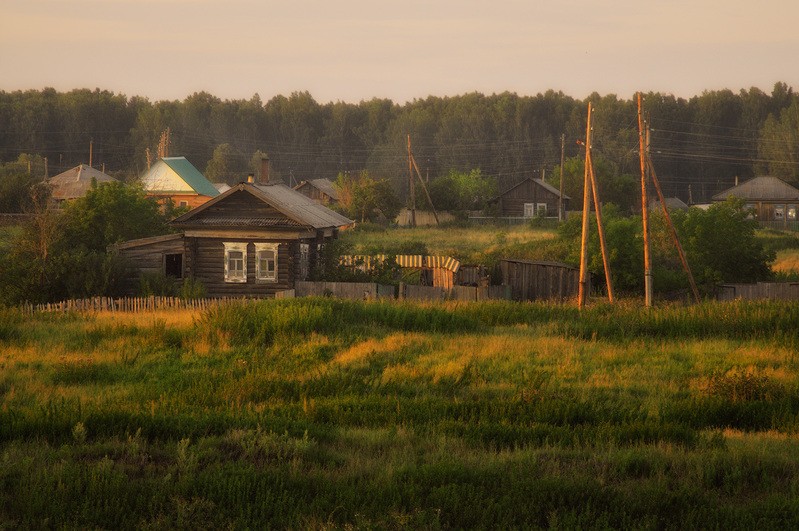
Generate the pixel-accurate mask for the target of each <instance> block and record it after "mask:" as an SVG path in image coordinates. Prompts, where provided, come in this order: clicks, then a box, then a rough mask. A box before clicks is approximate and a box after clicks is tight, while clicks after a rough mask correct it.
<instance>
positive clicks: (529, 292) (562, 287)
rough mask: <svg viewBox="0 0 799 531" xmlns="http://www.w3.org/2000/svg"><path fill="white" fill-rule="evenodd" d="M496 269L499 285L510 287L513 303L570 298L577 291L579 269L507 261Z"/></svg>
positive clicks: (523, 261) (546, 263) (559, 263)
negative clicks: (499, 279)
mask: <svg viewBox="0 0 799 531" xmlns="http://www.w3.org/2000/svg"><path fill="white" fill-rule="evenodd" d="M499 268H500V271H501V273H502V285H504V286H510V288H511V298H512V299H513V300H517V301H534V300H563V299H570V298H572V297H576V296H577V293H578V291H579V288H580V270H579V269H578V268H576V267H572V266H570V265H568V264H564V263H561V262H536V261H531V260H513V259H509V260H500V262H499ZM588 289H589V291H590V275H589V287H588Z"/></svg>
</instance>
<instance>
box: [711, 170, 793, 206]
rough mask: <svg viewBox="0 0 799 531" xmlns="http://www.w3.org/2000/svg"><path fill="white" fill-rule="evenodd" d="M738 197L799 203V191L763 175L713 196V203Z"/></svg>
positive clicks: (780, 180) (779, 180)
mask: <svg viewBox="0 0 799 531" xmlns="http://www.w3.org/2000/svg"><path fill="white" fill-rule="evenodd" d="M728 197H737V198H739V199H744V200H747V201H787V200H789V201H799V189H796V188H794V187H793V186H791V185H790V184H788V183H786V182H785V181H783V180H782V179H779V178H777V177H772V176H770V175H761V176H759V177H755V178H753V179H749V180H748V181H746V182H745V183H741V184H739V185H738V186H733V187H732V188H728V189H727V190H724V191H723V192H720V193H718V194H716V195H714V196H713V198H712V199H713V201H724V200H725V199H727V198H728Z"/></svg>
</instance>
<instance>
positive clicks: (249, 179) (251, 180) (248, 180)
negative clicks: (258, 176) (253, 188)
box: [247, 173, 255, 184]
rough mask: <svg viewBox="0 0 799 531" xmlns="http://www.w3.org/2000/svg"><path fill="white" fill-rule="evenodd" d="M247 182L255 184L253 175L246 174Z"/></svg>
mask: <svg viewBox="0 0 799 531" xmlns="http://www.w3.org/2000/svg"><path fill="white" fill-rule="evenodd" d="M247 182H248V183H250V184H252V183H254V182H255V175H254V174H252V173H249V174H247Z"/></svg>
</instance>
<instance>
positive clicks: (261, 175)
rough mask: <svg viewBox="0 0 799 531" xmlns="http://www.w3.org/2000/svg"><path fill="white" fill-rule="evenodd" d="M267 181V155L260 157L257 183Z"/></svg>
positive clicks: (265, 182)
mask: <svg viewBox="0 0 799 531" xmlns="http://www.w3.org/2000/svg"><path fill="white" fill-rule="evenodd" d="M268 183H269V157H261V171H260V173H259V174H258V184H268Z"/></svg>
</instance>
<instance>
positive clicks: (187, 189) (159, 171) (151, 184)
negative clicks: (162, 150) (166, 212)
mask: <svg viewBox="0 0 799 531" xmlns="http://www.w3.org/2000/svg"><path fill="white" fill-rule="evenodd" d="M141 181H142V184H143V185H144V189H145V190H146V191H148V192H151V193H164V194H169V193H196V194H198V195H205V196H208V197H216V196H218V195H219V190H217V189H216V187H214V185H213V184H211V182H210V181H209V180H208V179H206V178H205V176H204V175H203V174H202V173H200V171H199V170H198V169H197V168H195V167H194V165H193V164H192V163H191V162H189V161H188V159H186V157H164V158H162V159H159V160H158V161H157V162H156V163H155V164H153V166H152V168H150V169H149V170H147V173H145V174H144V175H142V177H141Z"/></svg>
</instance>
